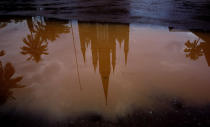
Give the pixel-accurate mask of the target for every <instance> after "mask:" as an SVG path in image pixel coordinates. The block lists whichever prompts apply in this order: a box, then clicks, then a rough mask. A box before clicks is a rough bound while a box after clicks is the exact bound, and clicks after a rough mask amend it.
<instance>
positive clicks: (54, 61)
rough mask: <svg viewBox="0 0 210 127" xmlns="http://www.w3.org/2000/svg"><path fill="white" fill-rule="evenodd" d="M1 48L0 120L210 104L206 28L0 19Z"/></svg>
mask: <svg viewBox="0 0 210 127" xmlns="http://www.w3.org/2000/svg"><path fill="white" fill-rule="evenodd" d="M0 51H1V52H0V55H1V56H0V104H1V105H0V113H1V114H2V115H0V116H1V117H0V118H4V116H10V117H12V116H13V117H12V118H14V117H15V116H18V115H19V114H22V115H23V114H24V115H26V116H30V117H31V116H38V117H40V118H43V119H48V120H49V121H62V120H66V119H68V118H71V119H76V118H78V117H81V116H83V115H86V114H97V115H99V116H101V117H103V118H104V119H108V120H114V119H116V118H118V117H122V118H123V117H126V116H127V115H129V114H132V113H133V112H135V111H136V110H139V109H141V111H146V112H147V111H148V113H149V114H151V115H152V113H153V112H159V111H160V112H170V111H179V109H180V108H181V109H183V107H190V108H191V107H193V108H196V109H197V110H198V109H199V111H200V108H203V107H205V106H208V105H209V104H210V92H209V91H210V78H209V76H210V34H209V33H201V32H196V31H181V30H176V29H168V28H167V27H160V26H150V25H139V24H99V23H81V22H77V21H60V22H57V21H52V20H49V19H46V18H43V17H32V18H28V19H21V20H17V19H15V20H13V19H11V20H2V21H1V22H0ZM174 106H175V108H174ZM184 109H186V110H187V111H189V112H190V110H188V108H184ZM199 111H198V112H199ZM182 112H184V110H183V111H182ZM205 112H206V113H208V114H205ZM202 113H203V114H204V116H205V118H206V117H207V118H208V116H209V113H210V112H209V111H208V112H207V111H205V110H202ZM163 116H164V115H163Z"/></svg>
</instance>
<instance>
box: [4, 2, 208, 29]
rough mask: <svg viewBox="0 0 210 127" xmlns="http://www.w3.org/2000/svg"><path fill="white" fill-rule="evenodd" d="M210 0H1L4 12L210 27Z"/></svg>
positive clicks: (78, 18) (182, 26)
mask: <svg viewBox="0 0 210 127" xmlns="http://www.w3.org/2000/svg"><path fill="white" fill-rule="evenodd" d="M209 12H210V1H209V0H161V1H159V0H1V1H0V16H1V18H3V16H45V17H48V18H56V19H67V20H69V19H75V20H79V21H88V22H115V23H143V24H158V25H166V26H169V27H176V28H181V29H196V30H204V31H209V30H210V25H209V21H210V13H209Z"/></svg>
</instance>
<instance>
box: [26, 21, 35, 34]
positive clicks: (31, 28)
mask: <svg viewBox="0 0 210 127" xmlns="http://www.w3.org/2000/svg"><path fill="white" fill-rule="evenodd" d="M26 21H27V25H28V29H29V30H30V32H34V27H33V21H32V18H28V19H27V20H26Z"/></svg>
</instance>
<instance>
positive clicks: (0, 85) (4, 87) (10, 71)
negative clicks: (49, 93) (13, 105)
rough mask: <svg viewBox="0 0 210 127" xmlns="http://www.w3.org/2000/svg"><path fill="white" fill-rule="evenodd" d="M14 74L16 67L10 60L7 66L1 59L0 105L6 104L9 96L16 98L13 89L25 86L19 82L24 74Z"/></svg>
mask: <svg viewBox="0 0 210 127" xmlns="http://www.w3.org/2000/svg"><path fill="white" fill-rule="evenodd" d="M2 52H4V51H1V53H2ZM1 56H2V55H1ZM14 74H15V69H14V67H13V65H12V64H11V63H9V62H8V63H6V65H5V66H3V65H2V62H1V61H0V105H1V104H4V103H5V102H6V101H7V100H8V99H9V98H13V99H15V98H14V97H13V96H12V94H13V92H12V91H11V89H13V88H23V87H25V86H23V85H20V84H19V83H18V82H20V81H21V80H22V76H18V77H14V78H13V75H14Z"/></svg>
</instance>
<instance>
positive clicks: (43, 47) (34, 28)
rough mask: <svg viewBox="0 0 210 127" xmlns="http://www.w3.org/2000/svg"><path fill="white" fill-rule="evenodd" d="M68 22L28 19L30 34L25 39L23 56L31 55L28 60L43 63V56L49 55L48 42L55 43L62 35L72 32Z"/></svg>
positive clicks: (40, 18) (41, 18) (39, 18)
mask: <svg viewBox="0 0 210 127" xmlns="http://www.w3.org/2000/svg"><path fill="white" fill-rule="evenodd" d="M66 23H67V22H59V23H57V22H53V21H49V20H46V19H45V18H44V17H32V18H30V19H27V25H28V29H29V31H30V34H28V35H27V37H26V38H24V39H23V42H24V44H25V46H23V47H21V49H22V51H21V54H23V55H29V57H28V58H27V60H33V61H35V62H37V63H38V62H39V61H41V60H42V59H41V56H42V55H48V52H47V50H48V49H47V47H48V42H49V41H51V42H53V41H55V40H56V39H57V38H58V37H59V35H60V34H62V33H68V32H70V27H69V26H67V25H66Z"/></svg>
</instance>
